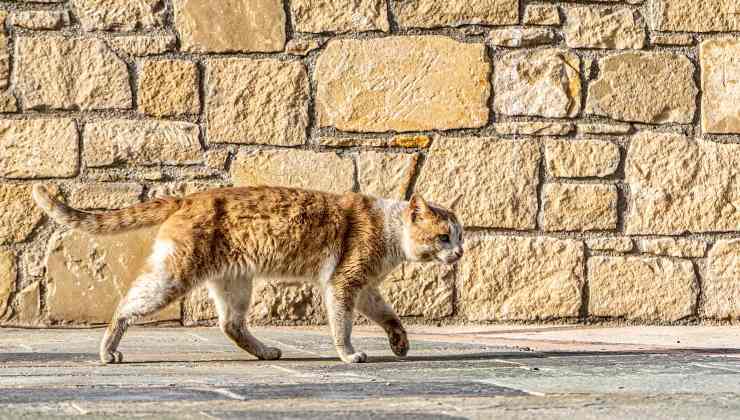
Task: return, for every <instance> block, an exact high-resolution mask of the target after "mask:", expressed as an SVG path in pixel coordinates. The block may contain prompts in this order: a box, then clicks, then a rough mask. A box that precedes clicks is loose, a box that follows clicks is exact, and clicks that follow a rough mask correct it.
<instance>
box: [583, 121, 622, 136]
mask: <svg viewBox="0 0 740 420" xmlns="http://www.w3.org/2000/svg"><path fill="white" fill-rule="evenodd" d="M630 131H632V125H630V124H589V123H584V124H578V132H579V133H583V134H628V133H629V132H630Z"/></svg>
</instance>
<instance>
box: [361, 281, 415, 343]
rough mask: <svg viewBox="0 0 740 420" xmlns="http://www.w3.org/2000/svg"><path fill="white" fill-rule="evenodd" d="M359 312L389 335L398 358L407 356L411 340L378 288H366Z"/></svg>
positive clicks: (362, 294)
mask: <svg viewBox="0 0 740 420" xmlns="http://www.w3.org/2000/svg"><path fill="white" fill-rule="evenodd" d="M357 310H358V311H360V313H361V314H363V315H365V317H367V318H368V319H369V320H371V321H373V322H375V323H376V324H378V325H380V326H381V327H382V328H383V329H384V330H385V333H386V334H388V342H389V344H390V346H391V350H393V354H395V355H396V356H400V357H403V356H406V354H407V353H408V352H409V338H408V335H407V334H406V329H405V328H403V325H402V324H401V318H399V317H398V315H396V312H395V311H394V310H393V308H391V306H390V305H388V303H387V302H386V301H385V300H384V299H383V296H382V295H381V294H380V292H379V291H378V289H377V288H375V287H372V286H368V287H366V288H365V289H364V290H363V291H362V293H360V296H359V297H358V299H357Z"/></svg>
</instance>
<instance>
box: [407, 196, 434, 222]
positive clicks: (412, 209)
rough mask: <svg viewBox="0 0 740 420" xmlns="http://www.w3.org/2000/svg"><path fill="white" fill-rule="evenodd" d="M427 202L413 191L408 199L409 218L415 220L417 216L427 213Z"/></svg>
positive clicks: (428, 210)
mask: <svg viewBox="0 0 740 420" xmlns="http://www.w3.org/2000/svg"><path fill="white" fill-rule="evenodd" d="M430 211H431V210H430V209H429V203H427V202H426V200H424V197H422V196H421V195H419V194H416V193H414V194H413V195H412V196H411V199H410V200H409V218H410V219H411V221H412V222H415V221H416V220H417V219H418V218H419V217H422V216H424V215H425V214H427V213H429V212H430Z"/></svg>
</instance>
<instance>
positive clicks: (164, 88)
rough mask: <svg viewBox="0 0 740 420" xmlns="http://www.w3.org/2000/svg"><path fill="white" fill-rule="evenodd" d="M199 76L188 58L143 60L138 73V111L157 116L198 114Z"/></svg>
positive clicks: (196, 68)
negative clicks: (186, 59)
mask: <svg viewBox="0 0 740 420" xmlns="http://www.w3.org/2000/svg"><path fill="white" fill-rule="evenodd" d="M199 79H200V77H199V76H198V67H197V66H196V65H195V63H193V62H191V61H185V60H148V61H145V62H144V65H143V66H142V68H141V73H140V74H139V86H138V94H139V99H138V101H139V110H140V111H141V112H143V113H145V114H149V115H153V116H156V117H164V116H173V115H182V114H197V113H198V111H199V110H200V98H199V96H198V84H199V83H200V82H199Z"/></svg>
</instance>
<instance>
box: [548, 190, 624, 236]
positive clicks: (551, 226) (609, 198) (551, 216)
mask: <svg viewBox="0 0 740 420" xmlns="http://www.w3.org/2000/svg"><path fill="white" fill-rule="evenodd" d="M617 199H618V198H617V188H616V187H615V186H613V185H595V184H547V185H545V188H544V190H543V192H542V207H543V217H542V221H543V225H544V226H543V227H544V229H545V230H546V231H587V230H612V229H616V228H617V217H618V216H617Z"/></svg>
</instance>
